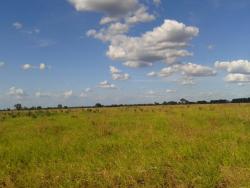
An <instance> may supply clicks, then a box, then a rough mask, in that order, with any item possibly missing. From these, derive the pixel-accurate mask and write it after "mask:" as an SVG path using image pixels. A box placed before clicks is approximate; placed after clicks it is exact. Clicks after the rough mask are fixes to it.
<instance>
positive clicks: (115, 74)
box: [109, 66, 130, 80]
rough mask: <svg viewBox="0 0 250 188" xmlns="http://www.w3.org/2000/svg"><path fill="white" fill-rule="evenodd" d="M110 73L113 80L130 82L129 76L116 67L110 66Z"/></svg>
mask: <svg viewBox="0 0 250 188" xmlns="http://www.w3.org/2000/svg"><path fill="white" fill-rule="evenodd" d="M109 69H110V73H111V75H112V79H113V80H128V79H130V76H129V74H127V73H122V71H121V70H119V69H117V68H115V67H114V66H110V67H109Z"/></svg>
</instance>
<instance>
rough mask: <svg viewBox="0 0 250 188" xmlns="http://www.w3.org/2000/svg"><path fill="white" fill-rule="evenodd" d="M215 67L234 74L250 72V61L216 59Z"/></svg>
mask: <svg viewBox="0 0 250 188" xmlns="http://www.w3.org/2000/svg"><path fill="white" fill-rule="evenodd" d="M214 65H215V67H216V68H218V69H221V70H225V71H227V72H228V73H233V74H250V61H248V60H236V61H216V62H215V64H214Z"/></svg>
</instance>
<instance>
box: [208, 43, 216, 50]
mask: <svg viewBox="0 0 250 188" xmlns="http://www.w3.org/2000/svg"><path fill="white" fill-rule="evenodd" d="M214 48H215V46H214V45H213V44H209V45H208V46H207V49H208V50H213V49H214Z"/></svg>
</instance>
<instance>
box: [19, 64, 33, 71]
mask: <svg viewBox="0 0 250 188" xmlns="http://www.w3.org/2000/svg"><path fill="white" fill-rule="evenodd" d="M33 68H34V66H33V65H31V64H24V65H22V69H23V70H30V69H33Z"/></svg>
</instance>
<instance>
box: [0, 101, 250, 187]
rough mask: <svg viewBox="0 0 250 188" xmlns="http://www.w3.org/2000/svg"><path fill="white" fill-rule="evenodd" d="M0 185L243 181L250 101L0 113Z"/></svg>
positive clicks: (248, 180)
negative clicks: (232, 103)
mask: <svg viewBox="0 0 250 188" xmlns="http://www.w3.org/2000/svg"><path fill="white" fill-rule="evenodd" d="M0 187H24V188H26V187H41V188H44V187H45V188H46V187H67V188H70V187H208V188H210V187H218V188H223V187H250V105H244V104H241V105H239V104H234V105H204V106H202V105H194V106H192V105H191V106H156V107H123V108H100V109H75V110H74V109H71V110H51V111H30V112H29V111H24V112H0Z"/></svg>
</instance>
